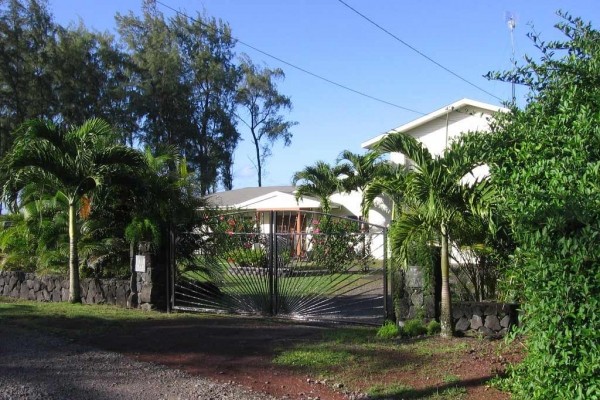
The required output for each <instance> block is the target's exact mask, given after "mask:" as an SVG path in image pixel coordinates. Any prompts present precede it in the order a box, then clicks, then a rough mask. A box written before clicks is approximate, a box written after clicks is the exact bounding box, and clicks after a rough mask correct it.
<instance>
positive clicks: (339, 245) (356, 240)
mask: <svg viewBox="0 0 600 400" xmlns="http://www.w3.org/2000/svg"><path fill="white" fill-rule="evenodd" d="M313 225H314V227H313V232H312V235H313V238H312V249H311V258H312V260H313V261H314V262H315V263H316V264H318V265H320V266H321V267H323V268H326V269H327V270H328V271H330V272H339V271H342V270H344V269H347V268H348V266H349V265H351V264H352V263H353V262H356V261H358V260H359V259H362V258H364V256H363V255H362V254H359V252H358V251H357V249H359V248H362V247H364V248H365V249H366V248H367V246H364V241H365V239H366V238H365V235H364V233H361V232H360V223H358V222H357V221H350V220H344V219H336V218H330V217H326V218H323V219H322V220H321V221H313Z"/></svg>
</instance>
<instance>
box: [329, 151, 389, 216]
mask: <svg viewBox="0 0 600 400" xmlns="http://www.w3.org/2000/svg"><path fill="white" fill-rule="evenodd" d="M337 164H338V165H346V166H347V167H348V168H349V171H350V175H348V176H344V177H342V178H341V179H340V184H341V187H342V188H343V189H344V190H345V191H346V192H348V193H349V192H351V191H353V190H358V191H359V192H361V195H362V196H363V197H362V198H361V210H362V214H363V217H364V216H366V215H367V214H368V208H367V209H365V207H364V204H365V197H364V190H365V188H366V187H367V186H368V185H369V184H370V183H371V182H372V181H373V179H375V178H376V177H378V176H379V175H380V174H381V173H382V172H381V169H382V167H383V168H385V167H384V165H385V164H384V163H382V162H381V160H380V158H379V155H378V154H377V153H374V152H369V153H366V154H356V153H352V152H351V151H349V150H344V151H342V152H341V153H340V155H339V157H338V159H337Z"/></svg>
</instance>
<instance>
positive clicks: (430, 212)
mask: <svg viewBox="0 0 600 400" xmlns="http://www.w3.org/2000/svg"><path fill="white" fill-rule="evenodd" d="M459 149H460V147H459V144H458V143H453V144H452V145H451V147H450V148H449V149H448V150H447V151H446V152H445V154H444V156H443V157H442V156H436V157H433V156H432V155H431V153H429V151H428V150H427V148H425V147H424V146H423V145H422V144H421V143H420V142H418V141H417V140H416V139H415V138H413V137H412V136H410V135H407V134H404V133H393V134H390V135H388V136H386V137H385V138H384V139H383V140H382V141H381V142H379V143H378V144H377V145H376V147H375V150H376V151H377V152H379V153H391V152H400V153H403V154H404V155H406V156H407V157H408V158H409V159H410V160H411V167H410V168H409V170H408V171H404V172H403V173H401V174H398V175H397V179H396V180H389V179H388V180H387V181H386V182H384V183H386V188H388V187H392V188H397V189H400V190H401V192H400V193H402V195H403V197H402V203H401V204H402V207H401V212H400V215H399V216H397V218H396V219H395V220H394V221H393V223H392V226H391V230H390V240H391V245H392V249H393V251H394V253H395V254H396V256H397V257H401V258H402V259H404V260H406V258H407V255H408V251H409V248H410V246H411V244H412V243H413V242H414V241H420V242H423V241H425V242H432V241H435V242H437V243H439V246H440V258H441V279H442V293H441V300H442V301H441V315H440V323H441V328H442V329H441V330H442V332H441V333H442V336H444V337H450V336H452V335H453V326H452V325H453V324H452V322H453V321H452V309H451V307H452V305H451V294H450V283H449V264H450V262H449V253H450V243H451V235H452V232H453V229H457V228H458V227H460V226H463V225H465V224H467V223H468V219H469V218H470V216H481V217H484V216H485V217H487V215H488V211H489V209H488V208H487V207H486V203H487V201H488V200H489V199H490V197H491V194H492V192H491V190H490V188H489V185H487V184H486V181H485V180H482V181H476V182H475V183H473V184H471V185H469V184H466V183H464V182H463V178H464V177H465V176H466V175H467V174H468V173H470V172H471V171H472V170H473V169H474V168H475V167H476V166H477V165H476V164H474V163H472V162H469V160H467V159H465V157H464V153H462V152H461V151H459ZM375 183H377V182H375ZM367 192H369V193H370V194H369V196H370V197H369V198H371V197H372V194H373V193H374V192H373V191H372V190H371V191H370V190H369V189H367ZM396 195H398V193H396Z"/></svg>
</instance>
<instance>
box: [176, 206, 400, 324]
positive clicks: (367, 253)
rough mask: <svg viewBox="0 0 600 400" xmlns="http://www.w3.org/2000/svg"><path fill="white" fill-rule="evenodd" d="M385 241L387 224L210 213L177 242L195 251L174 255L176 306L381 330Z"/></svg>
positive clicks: (385, 306) (301, 214)
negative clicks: (375, 326) (373, 326)
mask: <svg viewBox="0 0 600 400" xmlns="http://www.w3.org/2000/svg"><path fill="white" fill-rule="evenodd" d="M386 241H387V239H386V230H385V228H383V227H381V226H377V225H372V224H368V223H366V222H363V221H360V220H358V219H352V218H345V217H337V216H332V215H326V214H321V213H317V212H307V211H277V212H275V211H265V212H262V211H244V212H235V213H228V214H218V215H208V214H207V215H206V216H205V217H204V220H203V221H202V224H201V225H200V226H198V228H197V229H196V230H195V231H194V232H191V233H188V234H185V235H181V236H180V237H178V238H177V240H176V249H177V248H181V246H190V245H191V246H195V247H194V250H195V251H194V255H193V257H191V258H189V259H186V260H179V258H178V257H175V258H176V259H178V260H179V261H178V262H177V265H176V267H175V268H176V269H175V271H174V279H173V308H174V309H181V310H193V311H205V312H217V313H235V314H254V315H271V316H278V317H284V318H292V319H301V320H317V321H328V320H329V321H339V322H348V323H365V324H380V323H382V322H383V320H384V319H385V318H386V316H387V315H389V307H390V302H389V301H388V298H387V297H388V290H387V277H386V262H387V257H386V256H387V255H386V253H387V249H386ZM188 248H189V247H188Z"/></svg>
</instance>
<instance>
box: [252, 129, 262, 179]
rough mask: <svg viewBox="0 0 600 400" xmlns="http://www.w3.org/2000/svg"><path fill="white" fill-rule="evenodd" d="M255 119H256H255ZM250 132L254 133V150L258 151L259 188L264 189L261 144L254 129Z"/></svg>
mask: <svg viewBox="0 0 600 400" xmlns="http://www.w3.org/2000/svg"><path fill="white" fill-rule="evenodd" d="M253 119H254V118H253ZM252 123H254V122H252ZM250 132H251V133H252V139H253V141H254V150H255V151H256V169H257V172H258V187H262V165H261V162H260V143H259V140H258V138H257V137H256V134H255V133H254V128H250Z"/></svg>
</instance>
